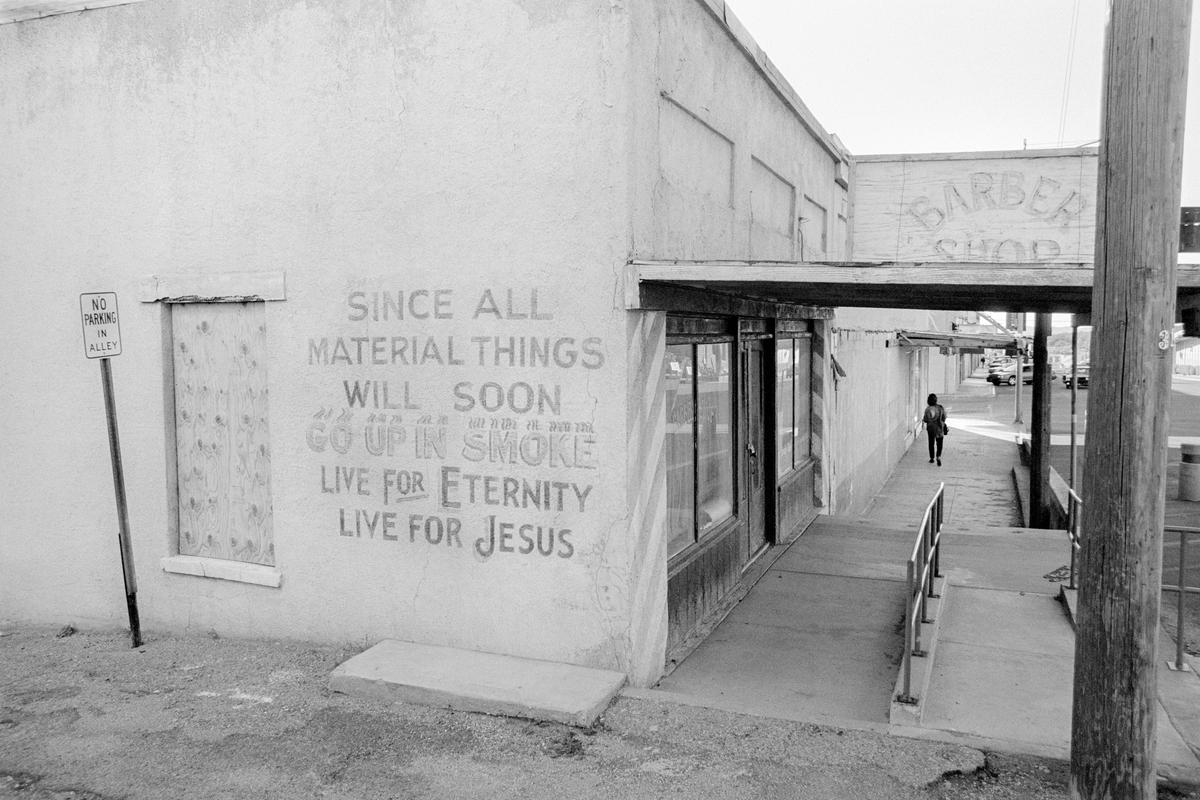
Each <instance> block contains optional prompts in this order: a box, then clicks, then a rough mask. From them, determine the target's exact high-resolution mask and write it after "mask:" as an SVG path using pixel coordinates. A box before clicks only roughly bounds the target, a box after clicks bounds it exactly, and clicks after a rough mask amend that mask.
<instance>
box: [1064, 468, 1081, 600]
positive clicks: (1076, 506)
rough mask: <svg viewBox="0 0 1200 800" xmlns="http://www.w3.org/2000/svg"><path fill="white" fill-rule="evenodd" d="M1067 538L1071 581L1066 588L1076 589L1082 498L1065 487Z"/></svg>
mask: <svg viewBox="0 0 1200 800" xmlns="http://www.w3.org/2000/svg"><path fill="white" fill-rule="evenodd" d="M1067 538H1068V539H1069V540H1070V541H1071V582H1070V583H1068V584H1067V588H1068V589H1078V588H1079V587H1078V586H1077V585H1076V583H1075V575H1076V573H1077V572H1078V569H1079V549H1080V547H1081V544H1080V543H1081V542H1082V541H1083V500H1081V499H1080V498H1079V495H1078V494H1076V493H1075V490H1074V489H1067Z"/></svg>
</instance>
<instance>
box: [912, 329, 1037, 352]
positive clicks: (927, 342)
mask: <svg viewBox="0 0 1200 800" xmlns="http://www.w3.org/2000/svg"><path fill="white" fill-rule="evenodd" d="M896 338H897V339H898V340H899V341H900V344H902V345H909V346H911V347H970V348H984V347H987V348H1002V347H1015V346H1016V345H1017V337H1016V335H1015V334H1008V335H1005V334H1002V333H994V334H987V333H959V332H958V331H950V332H949V333H947V332H944V331H910V330H901V331H896Z"/></svg>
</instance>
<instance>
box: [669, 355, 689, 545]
mask: <svg viewBox="0 0 1200 800" xmlns="http://www.w3.org/2000/svg"><path fill="white" fill-rule="evenodd" d="M663 370H664V372H665V379H666V380H665V382H666V409H667V433H666V445H665V448H664V449H665V450H666V460H667V522H666V524H667V555H668V556H672V555H675V554H676V553H678V552H679V551H680V550H682V549H684V548H685V547H687V546H688V545H690V544H691V543H692V542H694V541H695V540H696V525H695V521H694V514H695V510H696V458H695V452H696V451H695V438H694V437H695V430H696V404H695V400H694V397H693V378H694V376H695V369H694V366H693V363H692V345H690V344H677V345H669V346H668V347H667V353H666V357H665V358H664V360H663Z"/></svg>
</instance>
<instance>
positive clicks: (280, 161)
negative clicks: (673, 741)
mask: <svg viewBox="0 0 1200 800" xmlns="http://www.w3.org/2000/svg"><path fill="white" fill-rule="evenodd" d="M0 83H2V84H3V85H4V86H8V87H20V88H19V90H16V91H9V92H7V93H3V94H0V132H2V136H3V139H4V141H5V142H6V146H5V147H4V148H2V149H0V182H2V183H3V185H4V187H5V190H4V191H3V192H0V218H2V219H4V220H5V231H6V235H5V237H4V242H3V244H2V245H0V266H2V268H3V273H4V275H5V277H6V279H7V282H8V291H7V292H5V293H4V296H3V299H2V300H0V318H2V319H3V320H4V331H5V333H6V335H7V336H8V337H9V338H10V339H11V340H13V342H14V345H15V346H13V347H9V348H5V350H4V355H3V356H2V358H3V367H4V371H5V374H6V380H5V381H4V382H3V388H2V389H0V391H2V392H3V396H4V410H5V414H4V417H5V422H4V435H5V439H6V447H5V455H4V458H3V459H2V460H0V477H2V479H3V482H4V485H5V487H6V488H5V491H4V492H3V493H0V518H3V519H4V520H5V533H4V536H3V537H0V617H4V618H7V619H13V620H20V621H29V622H41V623H51V622H55V623H58V622H67V621H70V622H73V623H75V624H76V625H85V626H114V625H119V624H122V623H123V621H124V618H125V608H124V600H123V597H122V595H123V591H122V588H121V567H120V561H119V554H118V550H117V547H116V542H115V537H114V535H113V534H114V532H115V530H116V522H115V515H114V511H113V499H112V476H111V473H110V472H109V465H108V453H107V447H108V443H107V438H106V431H105V427H104V412H103V401H102V398H101V392H100V383H99V379H98V376H97V374H96V364H95V362H94V360H90V359H88V358H87V357H86V356H87V355H88V354H87V353H85V352H81V351H82V346H81V345H82V339H81V337H80V333H79V331H80V324H81V322H80V317H79V314H80V313H81V311H80V302H79V296H80V295H81V294H83V293H90V292H114V293H115V294H116V295H117V300H118V303H117V315H116V319H117V320H119V324H120V334H121V337H122V345H123V347H122V351H121V354H120V355H119V356H116V357H114V358H113V359H112V360H111V362H110V363H111V365H112V370H113V373H114V380H115V384H116V396H117V413H118V419H119V424H120V442H121V447H122V452H123V460H124V467H125V479H126V484H127V494H128V501H129V508H130V527H131V531H132V550H133V558H134V564H135V567H136V572H137V579H138V597H139V603H140V611H141V617H142V621H143V624H144V625H145V626H146V627H148V628H152V629H161V630H168V631H216V632H218V633H220V634H221V635H233V636H270V637H292V638H302V639H311V640H320V641H333V642H344V641H355V642H361V641H374V640H378V639H382V638H398V639H405V640H411V641H417V642H424V643H431V644H440V645H447V646H455V647H463V648H467V649H472V650H482V651H490V652H498V653H507V654H514V655H521V656H528V657H533V658H540V659H546V660H552V661H562V662H568V663H575V664H583V665H588V666H596V667H604V668H609V669H615V670H619V671H622V672H624V673H626V674H627V675H628V677H629V680H630V681H631V682H632V683H634V684H637V685H647V684H650V683H652V682H653V681H654V680H656V679H657V678H658V677H659V676H660V675H661V674H662V672H663V670H664V665H665V664H666V662H667V659H668V657H669V654H670V653H672V652H678V651H679V650H680V649H681V648H686V646H687V643H688V641H689V639H691V638H694V637H695V635H696V634H697V632H698V631H702V630H703V628H704V624H705V622H706V621H708V620H711V619H712V618H713V617H714V615H719V614H720V613H721V611H722V608H723V607H726V606H727V605H728V603H729V602H732V600H733V599H736V596H737V592H738V589H739V586H740V585H741V584H742V582H743V576H744V575H745V574H746V570H747V569H749V568H752V567H753V565H754V563H755V562H756V559H757V558H758V557H759V556H761V554H762V553H763V552H765V551H766V549H767V548H769V547H770V546H771V545H773V544H780V543H783V542H786V541H788V540H789V539H790V538H792V537H795V536H797V535H800V534H801V533H802V532H803V529H804V527H805V525H806V524H807V523H808V522H809V521H811V519H812V518H813V517H814V516H815V515H817V514H821V513H835V512H853V511H855V510H858V509H860V508H861V507H862V505H863V504H864V503H865V502H866V501H867V500H868V499H869V498H870V497H871V496H872V495H873V493H874V492H875V491H876V490H877V489H878V488H879V487H880V486H881V485H882V483H883V481H884V480H886V478H887V475H888V473H889V472H890V470H891V468H892V466H893V465H894V464H895V463H896V461H897V460H898V459H899V458H900V456H901V455H902V454H903V453H904V452H905V450H906V449H907V447H908V446H909V445H910V444H911V442H912V441H913V438H914V435H915V432H916V431H917V421H918V418H919V416H920V412H921V408H922V405H923V399H924V396H925V394H926V393H927V392H928V391H930V390H933V391H949V390H952V389H953V388H954V386H955V385H956V384H957V382H958V381H959V380H961V378H962V377H963V376H964V374H965V370H966V368H967V360H966V359H964V358H963V357H962V356H958V355H955V354H949V355H944V354H941V353H939V352H938V351H937V350H936V349H929V348H912V347H905V346H901V343H900V342H899V341H898V340H897V338H896V336H895V332H896V331H897V330H899V329H920V330H949V328H950V323H951V321H952V320H953V318H954V317H955V314H954V313H953V312H948V311H947V312H930V311H916V310H910V311H905V310H895V309H892V310H886V311H884V310H878V309H868V308H853V309H848V308H835V307H832V306H829V305H823V304H821V303H815V302H814V303H811V304H804V303H795V302H766V303H748V302H744V301H738V300H736V299H731V298H729V297H727V296H722V295H719V294H712V293H703V292H699V293H697V292H691V293H689V292H687V291H677V290H673V289H669V288H668V289H664V290H662V291H661V292H660V293H659V298H658V299H659V300H660V302H659V303H658V307H657V308H646V307H645V305H644V304H642V305H640V306H639V307H637V308H632V309H631V304H630V302H629V301H628V297H629V294H630V292H631V289H632V288H634V287H631V286H630V280H631V279H630V277H629V275H630V273H629V271H628V270H627V265H629V264H630V263H631V262H635V261H639V260H647V261H705V262H714V261H725V260H728V261H737V262H742V261H747V262H759V261H769V262H813V261H843V260H847V259H849V258H851V257H852V256H854V255H855V254H854V253H852V251H851V230H852V224H853V217H854V214H855V211H854V209H855V198H854V186H853V177H854V171H855V169H856V165H855V159H854V158H853V157H852V156H851V155H850V154H849V153H847V152H846V151H845V149H844V147H842V145H841V144H840V143H839V142H838V141H837V139H836V138H835V137H833V136H831V135H829V134H828V133H827V132H826V131H825V130H824V129H823V128H822V127H821V126H820V124H819V123H818V122H817V121H816V120H815V119H814V118H813V117H812V115H811V113H810V112H809V111H808V110H807V109H806V108H805V107H804V105H803V103H802V102H801V101H800V100H799V98H798V97H797V96H796V95H795V93H794V91H793V90H792V89H791V87H790V86H788V84H787V83H786V81H784V80H783V78H782V77H781V76H780V75H779V74H778V72H777V71H776V70H775V68H774V67H773V65H772V64H771V63H770V61H769V59H767V57H766V56H765V55H764V54H763V53H762V51H761V50H760V49H759V48H758V47H757V45H756V44H755V43H754V42H753V40H752V39H751V38H750V37H749V36H748V35H747V34H746V32H745V30H744V29H743V28H742V27H741V25H740V24H739V23H738V21H737V19H736V17H734V15H733V13H732V12H731V10H730V9H728V8H727V7H725V6H724V5H723V4H722V3H720V2H712V0H707V1H706V0H662V1H661V2H655V3H629V4H621V3H618V4H613V3H609V2H592V1H591V0H585V1H584V2H575V3H548V2H542V1H541V0H525V1H523V2H517V1H515V0H488V1H486V2H475V3H470V4H466V5H464V4H458V3H398V4H387V3H385V4H375V5H373V4H361V5H360V4H345V3H333V2H324V3H304V4H297V3H292V2H284V1H283V0H274V1H271V2H261V3H242V2H234V1H233V0H213V1H212V2H202V3H197V2H191V3H184V2H180V1H179V0H146V2H141V3H134V4H129V5H118V6H114V7H109V8H101V9H93V10H85V11H78V12H75V13H67V14H62V15H58V16H51V17H47V18H45V19H23V20H21V21H17V22H14V23H12V24H7V25H0Z"/></svg>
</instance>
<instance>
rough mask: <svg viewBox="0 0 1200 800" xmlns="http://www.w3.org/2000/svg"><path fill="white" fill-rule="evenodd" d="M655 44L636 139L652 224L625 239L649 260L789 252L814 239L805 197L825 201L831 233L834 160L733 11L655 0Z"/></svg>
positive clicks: (688, 0)
mask: <svg viewBox="0 0 1200 800" xmlns="http://www.w3.org/2000/svg"><path fill="white" fill-rule="evenodd" d="M654 7H655V10H656V12H657V26H658V31H659V34H658V41H657V50H656V52H655V54H654V74H655V75H656V77H657V84H656V86H655V87H654V88H655V92H654V94H653V95H652V96H649V95H643V96H642V97H641V98H640V99H641V101H642V103H644V104H645V106H644V107H645V108H646V109H647V115H648V116H649V114H653V115H654V122H655V124H653V125H648V126H646V128H645V130H644V132H643V133H644V139H643V141H642V143H640V145H639V149H640V148H644V149H645V150H647V151H651V152H655V153H657V154H658V159H657V164H656V165H652V166H654V167H656V169H655V170H654V171H653V172H652V173H651V172H650V171H649V170H647V174H645V175H643V176H642V177H643V179H644V180H645V179H649V180H653V185H652V186H651V187H647V186H646V185H645V184H644V183H643V184H642V188H643V190H644V189H647V188H649V189H650V190H651V191H652V198H653V199H652V203H651V204H650V206H651V213H652V215H653V226H652V229H651V230H650V231H649V235H648V236H647V237H646V238H644V239H641V240H639V241H637V242H636V243H635V252H636V255H637V256H638V257H640V258H648V259H675V258H679V259H701V260H712V259H757V260H762V259H773V260H792V259H796V258H799V254H800V242H801V239H802V238H804V239H805V245H806V247H808V248H810V249H811V248H812V247H813V246H814V243H815V242H817V241H819V240H820V239H821V231H820V230H818V229H817V227H816V226H817V222H816V221H815V220H812V219H810V218H808V217H807V216H806V217H805V219H804V220H801V219H800V217H801V216H802V215H803V214H804V209H805V202H804V201H805V197H808V198H811V200H812V201H814V202H815V203H817V204H818V205H819V206H820V207H822V208H824V209H826V210H827V215H826V219H825V224H826V227H825V231H824V239H825V241H826V243H827V248H828V249H829V250H832V249H833V246H832V241H833V239H835V238H836V237H835V227H836V215H837V211H838V209H839V208H841V205H840V201H839V200H838V199H837V198H836V197H835V190H836V189H837V187H836V185H835V184H834V164H835V161H834V158H833V156H831V155H830V154H829V152H828V151H827V149H826V147H825V146H824V145H822V144H821V143H820V142H819V140H818V139H817V138H815V137H814V135H813V134H812V133H810V132H809V131H808V130H807V129H806V128H805V126H804V123H803V122H802V120H801V119H800V117H799V116H798V115H797V111H796V109H795V108H794V107H793V106H791V105H789V104H788V103H786V102H785V101H784V100H783V99H782V98H781V97H780V95H779V93H778V92H777V90H776V88H775V86H786V84H781V83H777V84H774V85H773V84H772V83H771V82H770V80H768V78H767V76H765V75H764V73H763V70H762V68H761V66H760V64H759V63H758V61H757V60H756V59H755V57H754V54H753V53H748V52H747V48H748V47H749V48H752V49H753V50H754V51H757V45H754V44H753V40H751V39H750V38H749V37H748V36H747V35H746V34H745V31H744V29H742V28H741V27H740V23H738V22H737V20H736V17H734V16H733V12H732V10H731V9H729V8H728V7H726V6H725V5H724V4H722V3H719V2H714V3H708V2H702V1H701V0H668V1H667V2H660V3H655V4H654Z"/></svg>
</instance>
